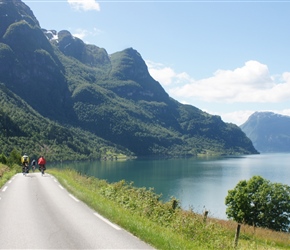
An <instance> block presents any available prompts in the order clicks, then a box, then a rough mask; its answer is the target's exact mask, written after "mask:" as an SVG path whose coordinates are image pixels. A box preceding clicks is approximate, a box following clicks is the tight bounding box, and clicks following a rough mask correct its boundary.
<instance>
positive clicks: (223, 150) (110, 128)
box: [0, 0, 257, 155]
mask: <svg viewBox="0 0 290 250" xmlns="http://www.w3.org/2000/svg"><path fill="white" fill-rule="evenodd" d="M0 14H1V15H0V23H2V21H4V19H5V22H4V23H5V26H3V27H2V26H1V34H2V36H1V37H0V82H2V83H4V84H5V86H6V88H7V89H9V90H10V91H12V92H13V93H15V94H17V95H18V96H19V97H20V98H22V99H23V100H24V101H25V102H27V103H28V104H29V105H30V106H31V107H32V108H33V109H34V110H36V111H37V112H39V113H40V114H41V115H42V116H44V117H47V118H49V119H50V120H52V121H55V122H59V123H61V124H63V125H64V124H66V125H69V126H77V127H79V128H82V129H85V130H88V131H90V132H91V133H93V134H95V135H97V136H99V137H101V138H103V139H105V140H107V141H111V142H113V143H115V144H118V145H121V146H122V147H125V148H127V149H129V150H130V151H132V152H134V153H135V154H137V155H152V154H155V155H196V154H199V153H215V154H251V153H257V151H256V150H255V148H254V147H253V145H252V143H251V141H250V140H249V139H248V138H247V137H246V136H245V134H244V133H243V132H242V131H241V130H240V128H239V127H238V126H236V125H234V124H226V123H224V122H223V121H222V120H221V119H220V117H218V116H212V115H210V114H207V113H205V112H203V111H201V110H199V109H198V108H196V107H193V106H190V105H182V104H180V103H178V102H177V101H175V100H173V99H172V98H170V97H169V96H168V94H167V93H166V92H165V91H164V89H163V88H162V86H161V85H160V84H159V83H158V82H157V81H155V80H154V79H153V78H152V77H151V76H150V74H149V72H148V69H147V66H146V64H145V62H144V60H143V59H142V57H141V55H140V54H139V53H138V52H137V51H136V50H134V49H132V48H129V49H126V50H124V51H121V52H116V53H114V54H112V55H108V54H107V52H106V50H105V49H102V48H99V47H97V46H95V45H88V44H85V43H84V42H83V41H81V40H80V39H78V38H75V37H73V36H72V35H71V34H70V33H69V32H68V31H60V32H56V31H49V30H45V29H41V27H39V24H38V22H37V19H36V18H35V17H34V15H33V13H32V12H31V11H30V9H29V8H28V7H27V6H26V5H24V4H23V3H22V2H21V1H20V0H2V4H0ZM10 15H12V16H13V17H10ZM7 16H8V17H9V18H7Z"/></svg>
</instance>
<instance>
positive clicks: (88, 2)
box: [67, 0, 101, 11]
mask: <svg viewBox="0 0 290 250" xmlns="http://www.w3.org/2000/svg"><path fill="white" fill-rule="evenodd" d="M67 2H68V4H69V5H70V6H71V7H72V8H73V9H75V10H83V11H89V10H96V11H100V10H101V8H100V5H99V3H97V2H96V1H95V0H67Z"/></svg>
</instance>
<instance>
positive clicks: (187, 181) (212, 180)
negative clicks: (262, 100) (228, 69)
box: [62, 153, 290, 219]
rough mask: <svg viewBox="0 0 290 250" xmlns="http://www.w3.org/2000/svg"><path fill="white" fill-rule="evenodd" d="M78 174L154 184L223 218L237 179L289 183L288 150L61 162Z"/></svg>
mask: <svg viewBox="0 0 290 250" xmlns="http://www.w3.org/2000/svg"><path fill="white" fill-rule="evenodd" d="M62 167H69V168H73V169H76V170H77V171H79V172H80V173H82V174H85V175H88V176H94V177H97V178H99V179H105V180H107V181H108V182H117V181H120V180H126V181H128V182H133V183H134V186H136V187H146V188H149V187H151V188H154V192H155V193H157V194H162V199H163V200H164V201H167V200H169V199H170V197H171V196H174V197H176V198H177V199H178V200H179V201H180V204H181V206H182V208H184V209H193V210H194V211H196V212H199V213H202V212H203V211H204V210H208V211H209V214H210V216H211V217H216V218H221V219H226V214H225V211H226V206H225V205H224V200H225V197H226V196H227V193H228V190H230V189H233V188H234V187H235V186H236V184H237V183H238V182H239V181H240V180H248V179H250V178H251V177H252V176H254V175H260V176H262V177H263V178H265V179H267V180H270V181H271V182H279V183H282V184H286V185H290V153H289V154H260V155H249V156H241V157H235V158H234V157H225V158H207V159H196V158H182V159H136V160H127V161H109V160H108V161H94V162H78V163H63V164H62Z"/></svg>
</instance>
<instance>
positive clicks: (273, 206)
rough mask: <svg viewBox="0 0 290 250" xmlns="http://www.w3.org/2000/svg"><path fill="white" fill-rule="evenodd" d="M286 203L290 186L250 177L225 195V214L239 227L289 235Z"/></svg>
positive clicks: (288, 212) (289, 220)
mask: <svg viewBox="0 0 290 250" xmlns="http://www.w3.org/2000/svg"><path fill="white" fill-rule="evenodd" d="M289 201H290V186H287V185H283V184H280V183H271V182H270V181H268V180H265V179H264V178H262V177H261V176H253V177H252V178H251V179H250V180H248V181H246V180H243V181H240V182H239V183H238V184H237V185H236V187H235V188H234V189H233V190H229V191H228V195H227V197H226V200H225V204H226V205H227V210H226V214H227V216H228V217H229V218H232V219H234V220H235V221H237V222H238V223H245V224H248V225H252V226H255V227H265V228H269V229H273V230H276V231H284V232H289V230H290V203H289Z"/></svg>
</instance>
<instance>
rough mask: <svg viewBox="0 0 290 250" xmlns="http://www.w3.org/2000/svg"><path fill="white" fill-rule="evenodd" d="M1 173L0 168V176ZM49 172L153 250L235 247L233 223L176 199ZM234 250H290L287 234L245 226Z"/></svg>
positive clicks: (71, 172)
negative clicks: (205, 215)
mask: <svg viewBox="0 0 290 250" xmlns="http://www.w3.org/2000/svg"><path fill="white" fill-rule="evenodd" d="M1 169H4V167H3V165H2V166H1V165H0V173H1ZM47 172H48V173H50V174H52V175H54V176H55V177H56V178H57V179H58V181H59V182H60V183H61V184H62V185H63V186H64V187H65V188H66V189H67V190H68V191H69V192H70V193H72V194H73V195H75V196H76V197H77V198H78V199H80V200H82V201H83V202H85V203H86V204H88V205H89V206H90V207H91V208H93V209H94V210H95V211H97V212H98V213H100V214H101V215H103V216H104V217H106V218H108V219H109V220H110V221H112V222H114V223H116V224H118V225H119V226H121V227H122V228H124V229H126V230H127V231H129V232H131V233H132V234H134V235H136V236H137V237H138V238H140V239H141V240H143V241H145V242H147V243H148V244H150V245H152V246H153V247H155V248H156V249H166V250H170V249H195V250H208V249H215V250H216V249H233V248H234V247H233V243H234V237H235V230H236V226H237V224H236V223H235V222H232V221H226V220H218V219H214V218H207V219H206V220H204V218H203V216H202V215H199V214H196V213H194V212H193V211H185V210H182V209H181V208H180V207H179V205H178V201H177V200H176V199H174V198H172V199H171V200H170V201H169V202H166V203H164V202H161V201H160V196H159V195H157V194H155V193H154V192H153V190H151V189H145V188H136V187H134V186H133V184H132V183H127V182H125V181H119V182H116V183H107V182H106V181H105V180H99V179H96V178H93V177H88V176H82V175H80V174H78V173H77V172H76V171H74V170H69V169H64V170H58V169H49V170H48V171H47ZM6 174H7V176H10V177H11V176H12V175H13V174H14V173H13V174H12V172H11V171H8V172H7V168H6V171H4V174H3V175H2V177H1V178H0V186H2V185H3V184H4V183H5V182H3V181H2V178H3V176H6ZM5 179H6V180H7V179H9V178H8V177H5ZM236 249H240V250H246V249H247V250H249V249H261V250H262V249H265V250H266V249H267V250H270V249H271V250H272V249H290V234H289V233H282V232H275V231H271V230H266V229H262V228H253V227H250V226H245V225H243V226H242V228H241V233H240V239H239V242H238V247H237V248H236Z"/></svg>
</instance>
